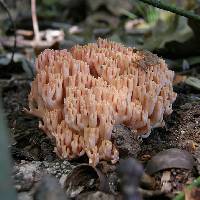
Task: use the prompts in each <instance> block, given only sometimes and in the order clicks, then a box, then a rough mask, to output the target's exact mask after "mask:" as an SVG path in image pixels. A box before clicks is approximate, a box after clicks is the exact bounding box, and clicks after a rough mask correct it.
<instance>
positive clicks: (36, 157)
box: [0, 79, 200, 199]
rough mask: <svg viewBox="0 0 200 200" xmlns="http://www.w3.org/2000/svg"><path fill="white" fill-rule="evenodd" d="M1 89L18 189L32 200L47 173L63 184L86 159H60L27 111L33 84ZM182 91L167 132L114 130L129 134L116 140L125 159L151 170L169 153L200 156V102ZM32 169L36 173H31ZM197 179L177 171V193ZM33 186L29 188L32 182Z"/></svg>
mask: <svg viewBox="0 0 200 200" xmlns="http://www.w3.org/2000/svg"><path fill="white" fill-rule="evenodd" d="M0 86H1V87H2V96H3V104H4V110H5V113H6V116H7V119H8V125H9V128H10V135H11V146H10V147H11V153H12V157H13V160H14V170H13V177H14V181H15V187H16V189H17V191H18V192H19V199H20V198H21V199H28V198H26V196H27V195H28V197H29V198H30V199H31V197H30V196H31V195H32V192H33V191H32V190H33V188H34V185H35V183H37V182H38V180H40V179H41V176H42V175H43V174H46V173H47V174H52V175H53V176H55V177H56V178H58V179H60V180H61V178H62V176H63V175H66V174H68V173H69V172H70V170H71V169H72V168H73V167H74V166H75V165H77V163H78V162H82V160H84V159H82V160H81V159H80V160H76V161H75V162H74V161H73V162H68V161H62V160H60V159H59V158H58V157H57V156H56V154H55V153H54V152H53V149H54V147H53V145H52V143H51V141H50V140H49V139H48V138H47V136H46V135H45V134H44V133H43V132H42V131H41V130H39V129H38V119H37V118H34V117H32V116H30V115H27V114H26V113H25V112H24V111H23V108H24V107H27V96H28V93H29V91H30V81H29V80H17V79H14V80H12V81H3V80H0ZM181 88H182V86H178V87H176V88H175V89H176V90H177V92H178V97H177V100H176V102H175V104H174V112H173V114H172V115H171V116H169V117H168V118H167V119H166V126H165V128H157V129H154V130H153V131H152V133H151V135H150V136H149V137H148V138H146V139H142V140H139V139H138V138H137V139H136V138H134V137H132V136H130V134H131V131H130V130H129V129H128V128H127V127H124V126H119V127H116V128H115V129H114V132H115V134H116V135H117V134H118V135H126V136H124V137H122V136H120V137H117V136H115V137H113V140H114V141H115V143H116V145H117V146H118V148H119V150H120V155H122V157H127V156H132V157H135V158H137V159H138V160H139V161H141V162H142V163H143V164H144V166H145V164H146V163H147V161H148V160H149V159H150V158H151V157H152V156H153V155H155V154H156V153H158V152H160V151H162V150H164V149H169V148H172V147H176V148H180V149H186V150H188V151H189V152H191V153H195V151H196V148H197V146H199V144H200V103H199V102H200V98H199V96H198V94H193V93H192V91H191V93H187V94H186V93H185V94H184V93H183V91H184V90H183V91H182V90H181ZM180 91H181V92H180ZM119 132H122V133H123V134H119ZM127 138H128V139H127ZM128 140H131V141H132V142H131V144H130V142H129V143H127V141H128ZM126 155H127V156H126ZM26 166H28V168H29V170H32V171H31V172H30V171H28V172H27V171H26V170H27V169H26ZM197 168H198V167H197ZM114 169H115V168H114ZM107 171H109V170H107ZM111 171H112V170H111ZM114 171H115V170H114ZM25 172H26V173H25ZM26 174H29V176H28V178H27V177H24V176H25V175H26ZM31 174H32V175H31ZM107 174H108V177H109V181H110V186H111V185H112V186H111V187H113V188H115V189H116V188H118V186H116V185H115V184H118V183H117V178H116V173H115V172H114V173H113V174H112V173H110V172H108V173H107ZM195 176H196V171H188V170H181V169H172V170H171V182H172V186H173V187H172V191H176V190H181V189H182V188H183V186H184V185H185V183H188V182H191V180H192V179H194V177H195ZM161 177H162V172H158V173H156V174H155V175H154V179H155V187H154V189H161ZM27 182H28V183H29V184H26V183H27ZM113 185H114V186H113ZM115 189H113V190H115ZM25 191H26V192H25ZM114 192H116V191H114Z"/></svg>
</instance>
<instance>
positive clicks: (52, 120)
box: [29, 39, 176, 166]
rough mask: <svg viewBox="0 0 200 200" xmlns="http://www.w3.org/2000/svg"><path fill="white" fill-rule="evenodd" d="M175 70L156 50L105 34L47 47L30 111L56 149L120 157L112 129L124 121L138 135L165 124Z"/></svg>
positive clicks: (94, 158)
mask: <svg viewBox="0 0 200 200" xmlns="http://www.w3.org/2000/svg"><path fill="white" fill-rule="evenodd" d="M173 77H174V72H172V71H171V70H169V69H168V68H167V65H166V63H165V62H164V60H163V59H160V58H158V57H157V56H156V55H154V54H152V53H150V52H146V51H139V50H136V49H134V48H127V47H124V46H123V45H121V44H119V43H115V42H111V41H107V40H103V39H99V40H98V41H97V43H91V44H88V45H85V46H79V45H77V46H75V47H73V48H72V49H71V50H70V51H67V50H60V51H58V50H56V51H54V50H49V49H47V50H45V51H44V52H42V53H41V54H40V55H39V56H38V58H37V60H36V78H35V80H34V81H33V82H32V87H31V92H30V95H29V109H30V110H29V112H30V113H31V114H33V115H35V116H38V117H39V118H40V119H41V122H40V124H39V126H40V128H42V129H43V130H44V132H45V133H47V135H48V136H49V137H51V138H54V139H55V141H56V148H55V150H56V152H57V154H58V155H59V156H60V157H62V158H67V159H72V158H75V157H79V156H82V155H83V154H85V153H86V154H87V156H88V157H89V163H90V164H91V165H94V166H95V165H96V164H97V163H98V162H99V160H108V161H111V162H112V163H115V162H116V161H117V160H118V159H119V154H118V150H117V149H116V148H115V146H114V145H113V143H112V141H111V135H112V129H113V126H114V125H116V124H124V125H126V126H128V127H130V128H132V129H133V130H135V132H136V133H137V134H138V135H146V136H147V135H149V133H150V131H151V129H152V128H153V127H160V126H163V125H164V121H163V116H164V115H169V114H171V112H172V103H173V102H174V100H175V99H176V94H175V93H174V92H173V88H172V81H173Z"/></svg>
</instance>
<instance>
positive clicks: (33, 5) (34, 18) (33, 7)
mask: <svg viewBox="0 0 200 200" xmlns="http://www.w3.org/2000/svg"><path fill="white" fill-rule="evenodd" d="M31 15H32V23H33V32H34V36H35V42H36V43H37V42H39V41H40V33H39V26H38V20H37V15H36V0H31Z"/></svg>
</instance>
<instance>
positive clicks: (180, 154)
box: [146, 148, 194, 174]
mask: <svg viewBox="0 0 200 200" xmlns="http://www.w3.org/2000/svg"><path fill="white" fill-rule="evenodd" d="M193 166H194V159H193V157H192V155H191V154H190V153H189V152H187V151H185V150H180V149H176V148H172V149H167V150H164V151H161V152H159V153H158V154H156V155H155V156H154V157H152V159H151V160H150V161H149V162H148V163H147V166H146V172H147V173H148V174H154V173H156V172H158V171H161V170H165V169H171V168H181V169H188V170H191V169H192V168H193Z"/></svg>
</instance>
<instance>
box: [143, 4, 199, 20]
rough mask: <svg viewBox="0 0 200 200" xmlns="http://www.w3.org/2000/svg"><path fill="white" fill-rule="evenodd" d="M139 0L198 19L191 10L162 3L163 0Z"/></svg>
mask: <svg viewBox="0 0 200 200" xmlns="http://www.w3.org/2000/svg"><path fill="white" fill-rule="evenodd" d="M139 1H141V2H143V3H146V4H149V5H151V6H154V7H156V8H160V9H162V10H167V11H170V12H172V13H176V14H178V15H181V16H184V17H187V18H190V19H194V20H197V21H200V15H197V14H195V13H193V12H191V11H186V10H184V9H181V8H177V7H175V6H171V5H169V4H166V3H164V0H163V1H161V0H139Z"/></svg>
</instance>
